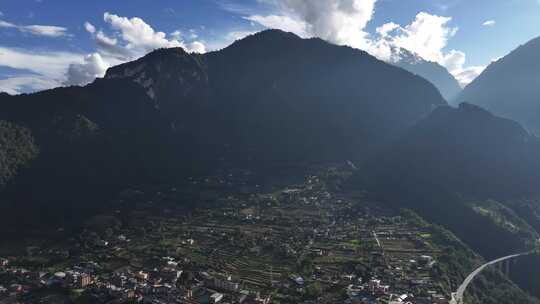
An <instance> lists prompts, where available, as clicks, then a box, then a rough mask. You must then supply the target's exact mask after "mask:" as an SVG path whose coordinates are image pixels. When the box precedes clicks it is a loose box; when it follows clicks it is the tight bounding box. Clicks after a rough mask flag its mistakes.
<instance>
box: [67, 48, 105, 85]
mask: <svg viewBox="0 0 540 304" xmlns="http://www.w3.org/2000/svg"><path fill="white" fill-rule="evenodd" d="M108 67H109V66H108V64H107V63H105V61H103V58H101V55H100V54H99V53H93V54H90V55H87V56H86V57H85V58H84V62H83V63H73V64H71V65H70V66H69V68H68V72H67V79H66V81H65V82H64V84H66V85H81V84H87V83H89V82H92V81H93V80H94V79H96V78H97V77H103V75H104V74H105V72H106V71H107V68H108Z"/></svg>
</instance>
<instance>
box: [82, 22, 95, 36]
mask: <svg viewBox="0 0 540 304" xmlns="http://www.w3.org/2000/svg"><path fill="white" fill-rule="evenodd" d="M84 29H85V30H86V31H87V32H89V33H90V34H93V33H95V32H96V27H95V26H94V25H93V24H92V23H90V22H88V21H86V22H85V23H84Z"/></svg>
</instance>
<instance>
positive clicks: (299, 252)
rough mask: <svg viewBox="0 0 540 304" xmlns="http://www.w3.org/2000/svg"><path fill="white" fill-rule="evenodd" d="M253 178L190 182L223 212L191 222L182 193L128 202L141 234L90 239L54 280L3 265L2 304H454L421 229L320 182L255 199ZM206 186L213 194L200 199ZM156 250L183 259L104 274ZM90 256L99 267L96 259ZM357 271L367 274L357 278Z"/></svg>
mask: <svg viewBox="0 0 540 304" xmlns="http://www.w3.org/2000/svg"><path fill="white" fill-rule="evenodd" d="M248 177H249V172H243V171H241V172H237V173H234V174H232V175H223V176H220V177H216V178H207V179H202V180H201V179H190V180H189V183H190V184H191V185H192V186H193V187H196V188H195V189H197V191H192V192H193V193H195V192H196V195H195V194H193V193H190V196H189V198H190V199H195V198H197V197H199V199H203V200H204V201H205V202H214V203H215V204H214V205H211V207H207V208H206V209H205V208H200V210H194V211H192V212H191V211H190V212H189V216H188V215H186V214H185V213H184V212H183V211H182V213H181V212H177V213H175V212H174V210H175V206H174V203H176V202H173V203H171V204H169V205H167V206H164V204H165V203H166V201H167V200H173V199H169V198H175V199H177V197H178V196H179V195H181V192H182V191H184V192H186V190H185V189H182V190H178V189H176V188H171V189H170V190H169V191H163V192H161V191H160V192H158V193H157V194H156V197H154V198H151V199H148V200H145V202H141V201H138V202H137V203H136V204H131V203H129V202H128V204H126V205H128V206H129V209H130V212H132V213H131V214H132V215H131V216H132V217H131V218H130V222H131V223H132V224H131V225H132V226H124V227H123V228H122V229H121V231H116V232H117V233H113V234H110V235H109V236H104V235H98V234H97V233H94V232H92V233H88V232H85V233H84V236H83V237H81V238H80V243H81V245H80V246H79V247H78V250H79V253H85V258H81V257H80V256H78V255H77V253H75V254H74V251H73V250H66V251H65V252H63V253H62V254H63V255H64V256H65V257H66V259H67V258H69V261H71V262H72V264H73V265H70V266H66V267H62V268H59V269H56V271H54V272H53V271H50V272H47V271H44V270H43V269H40V267H37V266H34V267H29V268H31V270H27V269H25V268H23V267H20V266H15V265H20V263H12V262H13V261H12V259H6V258H0V303H2V300H3V299H15V300H21V303H24V302H25V301H24V299H28V298H32V296H33V293H32V291H34V290H40V291H43V290H49V291H50V292H54V291H58V290H64V291H66V290H70V291H73V290H76V291H78V293H79V294H80V296H81V297H85V298H87V300H88V301H87V302H90V303H111V302H113V303H133V302H137V303H152V304H161V303H163V304H165V303H179V304H182V303H186V304H207V303H208V304H213V303H222V304H269V303H272V302H273V301H274V302H279V303H285V304H301V303H305V304H308V303H359V304H365V303H369V304H371V303H381V302H384V303H391V304H409V303H410V304H448V300H447V299H446V298H445V297H444V296H443V295H441V293H442V291H441V290H440V289H439V287H438V286H437V282H434V281H433V279H432V278H431V277H430V276H429V273H430V269H431V268H432V267H434V265H436V263H437V261H436V258H434V256H435V257H436V252H431V251H429V250H425V247H426V246H425V244H424V243H423V242H424V241H423V239H422V238H421V237H419V236H418V235H419V234H420V233H421V232H420V231H418V230H416V229H415V228H414V227H409V226H407V225H405V224H403V222H402V221H401V220H400V219H397V218H395V217H393V216H387V215H386V213H384V212H382V213H381V212H373V210H372V207H365V206H364V207H357V206H356V205H355V204H354V203H353V201H355V199H354V198H353V199H351V197H345V196H338V195H335V194H334V193H332V191H331V190H330V189H328V187H326V186H325V183H324V181H323V180H322V179H321V178H320V177H318V176H316V175H312V176H308V177H307V179H306V182H305V183H304V184H301V185H295V186H294V187H289V188H285V189H281V190H280V191H273V192H272V193H270V194H269V193H252V191H255V190H252V189H250V188H249V187H248V186H249V184H248V183H247V182H246V181H245V180H246V179H248ZM235 185H241V187H242V189H243V190H242V191H240V192H241V193H240V194H239V195H234V194H231V193H221V192H220V191H222V190H220V189H221V188H222V187H226V188H227V189H230V188H232V189H234V188H235V187H236V186H235ZM201 187H207V188H208V187H210V188H211V190H212V191H206V192H204V193H206V194H205V195H202V194H200V193H199V189H200V188H201ZM201 193H203V192H201ZM199 194H200V195H199ZM128 196H130V197H136V198H137V199H138V198H139V197H143V196H144V195H143V194H141V193H130V194H129V195H126V197H128ZM203 196H204V197H203ZM125 200H126V201H127V200H128V199H127V198H126V199H125ZM114 213H115V214H116V211H114ZM150 214H151V215H152V216H151V217H152V218H151V219H149V218H150V216H149V215H150ZM136 216H137V217H136ZM171 219H172V220H171ZM143 228H144V229H143ZM141 235H142V236H141ZM169 235H170V236H171V239H172V241H171V240H169V239H167V238H168V237H169ZM158 243H160V244H162V243H163V244H172V245H170V248H167V249H170V251H172V252H175V254H167V255H166V254H160V255H157V256H156V255H155V252H158V251H149V252H153V253H144V254H147V255H148V256H140V255H143V254H140V253H139V252H138V253H137V254H139V256H137V258H138V259H140V260H141V261H146V260H153V262H152V263H145V262H140V263H136V264H133V263H131V262H129V261H126V260H127V259H124V264H123V265H122V266H121V267H116V266H115V267H114V268H112V269H106V270H105V269H104V268H105V267H103V264H104V263H103V262H102V260H101V259H103V260H109V259H112V258H115V257H117V254H116V253H118V252H129V251H131V250H130V249H131V248H133V247H136V246H135V245H134V244H138V245H141V247H158V246H157V244H158ZM154 245H156V246H154ZM164 246H165V245H164ZM72 249H73V248H72ZM156 250H157V249H156ZM70 253H71V254H70ZM81 255H82V254H81ZM165 255H166V256H165ZM169 255H170V256H169ZM197 255H198V256H197ZM89 256H91V257H94V258H93V260H95V261H99V262H93V261H88V260H87V258H88V257H89ZM201 256H202V257H201ZM14 259H15V260H16V258H14ZM156 260H157V261H156ZM193 260H197V263H194V262H193ZM304 260H309V263H305V264H306V265H307V266H305V267H303V266H302V267H301V266H299V264H302V263H300V262H301V261H304ZM267 261H273V262H271V263H273V264H269V263H270V262H267ZM276 261H278V262H276ZM351 261H352V262H351ZM353 262H354V263H356V264H366V265H367V266H366V267H368V268H369V270H366V269H354V267H352V269H351V267H350V265H349V264H351V263H353ZM315 285H320V286H322V287H321V288H322V290H323V292H322V294H321V295H319V298H317V295H313V292H310V288H312V287H313V286H315ZM330 293H331V294H332V296H329V294H330ZM278 297H279V299H278ZM336 299H339V300H336ZM332 301H333V302H332ZM336 301H338V302H336ZM15 303H17V302H15Z"/></svg>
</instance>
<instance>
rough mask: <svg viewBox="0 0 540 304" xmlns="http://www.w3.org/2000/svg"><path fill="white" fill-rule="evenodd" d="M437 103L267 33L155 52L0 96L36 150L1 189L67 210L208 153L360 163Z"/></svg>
mask: <svg viewBox="0 0 540 304" xmlns="http://www.w3.org/2000/svg"><path fill="white" fill-rule="evenodd" d="M445 104H446V102H445V100H444V99H443V97H442V96H441V95H440V93H439V92H438V90H437V89H436V88H435V87H434V86H433V85H432V84H431V83H429V82H428V81H427V80H425V79H423V78H421V77H419V76H415V75H413V74H411V73H409V72H407V71H404V70H402V69H400V68H397V67H395V66H392V65H389V64H386V63H384V62H382V61H379V60H377V59H376V58H374V57H372V56H370V55H369V54H367V53H366V52H363V51H359V50H356V49H352V48H349V47H340V46H335V45H332V44H329V43H327V42H325V41H323V40H320V39H301V38H299V37H297V36H295V35H294V34H291V33H285V32H282V31H277V30H269V31H264V32H261V33H258V34H255V35H252V36H249V37H247V38H245V39H242V40H240V41H237V42H235V43H234V44H232V45H231V46H229V47H227V48H225V49H223V50H221V51H217V52H211V53H207V54H204V55H200V54H189V53H186V52H185V51H184V50H182V49H181V48H173V49H161V50H156V51H154V52H152V53H150V54H148V55H146V56H144V57H143V58H140V59H139V60H136V61H134V62H129V63H126V64H122V65H119V66H117V67H113V68H111V69H109V71H107V74H106V76H105V77H104V78H103V79H97V80H96V81H95V82H94V83H92V84H90V85H88V86H85V87H66V88H57V89H53V90H48V91H43V92H39V93H35V94H28V95H18V96H9V95H7V94H2V95H0V120H4V121H9V122H10V124H12V125H18V126H22V127H24V128H26V130H28V136H30V137H31V138H32V139H33V141H34V142H35V145H36V146H37V149H38V150H39V154H38V155H37V156H36V157H35V158H33V160H32V161H28V162H25V164H26V166H24V169H23V170H22V171H21V170H20V169H18V172H19V174H17V175H14V174H8V175H6V176H7V177H9V178H10V180H11V182H10V183H9V187H8V189H7V190H6V191H4V193H5V196H7V197H8V198H9V199H10V200H12V201H17V202H24V203H25V204H34V206H36V205H38V206H42V208H50V207H51V204H57V205H58V206H62V208H64V209H68V210H69V209H70V208H78V207H80V206H79V205H84V206H93V205H96V204H84V203H82V202H81V204H75V205H74V204H73V198H74V197H80V199H81V200H82V201H94V202H95V201H99V200H100V195H103V194H106V193H109V192H110V191H114V190H115V189H118V188H119V187H125V186H126V185H132V184H140V183H154V182H169V181H172V180H175V179H177V178H180V177H182V176H187V175H191V174H201V173H203V172H207V171H208V170H212V169H215V168H216V167H217V166H220V165H222V164H235V165H243V166H271V165H272V164H274V163H294V162H296V163H305V162H325V161H339V160H348V159H350V160H360V159H364V158H365V157H367V156H368V155H370V154H372V153H373V152H374V151H376V150H377V149H378V148H379V147H381V146H382V145H384V144H385V143H388V142H390V141H392V140H393V139H395V138H398V137H399V135H400V134H401V133H402V132H403V130H405V129H407V128H408V127H410V126H412V125H414V124H415V123H416V122H417V121H418V120H420V119H422V118H424V117H425V116H427V115H428V114H429V113H430V112H431V111H432V110H433V109H434V108H436V107H438V106H441V105H445ZM23 147H24V146H23ZM29 147H30V146H27V148H28V149H30V148H29ZM32 149H33V148H32ZM12 167H13V166H12ZM16 167H17V168H19V166H16ZM28 189H32V191H28ZM15 205H16V204H15ZM38 209H39V208H38ZM6 214H7V213H6ZM47 214H55V213H54V212H48V213H47ZM19 222H22V221H19Z"/></svg>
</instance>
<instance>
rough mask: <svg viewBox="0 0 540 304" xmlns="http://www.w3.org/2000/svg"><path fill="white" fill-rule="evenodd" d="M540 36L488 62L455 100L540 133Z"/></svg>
mask: <svg viewBox="0 0 540 304" xmlns="http://www.w3.org/2000/svg"><path fill="white" fill-rule="evenodd" d="M539 96H540V37H539V38H536V39H533V40H531V41H529V42H528V43H526V44H524V45H522V46H520V47H518V48H517V49H516V50H514V51H512V52H511V53H510V54H508V55H507V56H505V57H503V58H501V59H499V60H497V61H496V62H493V63H491V64H490V65H489V66H488V67H487V68H486V69H485V71H484V72H483V73H482V74H480V76H478V78H476V79H475V80H474V81H473V82H472V83H471V84H469V85H468V86H467V87H466V88H465V89H464V90H463V92H462V93H461V94H460V95H459V96H458V97H457V99H456V102H464V101H466V102H470V103H473V104H476V105H479V106H481V107H484V108H486V109H488V110H490V111H492V112H493V113H494V114H496V115H500V116H503V117H507V118H511V119H514V120H517V121H519V122H520V123H522V124H523V125H524V126H525V127H526V128H527V129H528V130H530V131H531V132H534V133H536V134H540V97H539Z"/></svg>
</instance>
